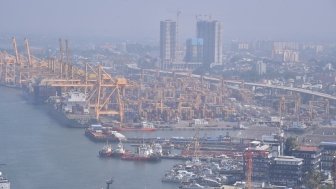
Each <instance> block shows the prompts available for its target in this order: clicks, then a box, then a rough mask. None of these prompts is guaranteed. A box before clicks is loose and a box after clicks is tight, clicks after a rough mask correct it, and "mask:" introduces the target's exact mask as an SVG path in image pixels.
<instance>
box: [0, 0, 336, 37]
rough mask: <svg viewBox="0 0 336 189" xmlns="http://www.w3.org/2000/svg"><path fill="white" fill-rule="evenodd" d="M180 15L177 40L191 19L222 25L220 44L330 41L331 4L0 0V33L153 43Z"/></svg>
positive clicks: (310, 0) (334, 32)
mask: <svg viewBox="0 0 336 189" xmlns="http://www.w3.org/2000/svg"><path fill="white" fill-rule="evenodd" d="M176 10H181V12H182V13H181V15H180V33H181V39H184V38H186V37H188V36H190V37H194V36H195V22H196V21H195V15H197V14H208V15H209V14H211V15H212V18H214V19H217V20H220V21H222V22H223V34H224V38H225V39H257V38H259V39H272V38H277V39H293V38H297V39H307V38H308V39H309V38H312V39H313V38H314V39H318V40H321V39H322V40H326V39H336V0H0V24H1V26H0V29H1V30H0V33H9V34H16V33H18V34H27V35H29V34H44V35H46V34H49V35H50V36H55V37H58V36H81V37H85V36H88V37H104V36H106V37H112V38H122V39H131V40H134V39H135V40H136V39H143V38H148V39H158V38H159V21H160V20H164V19H169V18H170V19H175V17H176Z"/></svg>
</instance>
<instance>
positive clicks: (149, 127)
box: [113, 121, 157, 131]
mask: <svg viewBox="0 0 336 189" xmlns="http://www.w3.org/2000/svg"><path fill="white" fill-rule="evenodd" d="M113 129H114V130H116V131H156V130H157V128H156V127H154V124H153V123H150V122H147V121H143V122H141V123H140V124H139V125H134V126H123V127H113Z"/></svg>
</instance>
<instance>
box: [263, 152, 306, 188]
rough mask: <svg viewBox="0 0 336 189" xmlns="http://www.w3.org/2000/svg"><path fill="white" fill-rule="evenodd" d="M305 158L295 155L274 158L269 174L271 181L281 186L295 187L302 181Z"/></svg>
mask: <svg viewBox="0 0 336 189" xmlns="http://www.w3.org/2000/svg"><path fill="white" fill-rule="evenodd" d="M302 168H303V159H301V158H296V157H294V156H279V157H275V158H273V160H272V162H271V165H270V170H269V176H270V183H271V184H275V185H281V186H288V187H295V186H299V185H301V183H302V177H303V172H302Z"/></svg>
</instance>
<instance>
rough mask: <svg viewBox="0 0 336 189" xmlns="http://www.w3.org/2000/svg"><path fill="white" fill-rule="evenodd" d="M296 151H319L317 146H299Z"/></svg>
mask: <svg viewBox="0 0 336 189" xmlns="http://www.w3.org/2000/svg"><path fill="white" fill-rule="evenodd" d="M296 151H305V152H316V151H319V147H317V146H299V147H298V148H297V149H296Z"/></svg>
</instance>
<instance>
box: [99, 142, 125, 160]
mask: <svg viewBox="0 0 336 189" xmlns="http://www.w3.org/2000/svg"><path fill="white" fill-rule="evenodd" d="M126 153H127V151H126V150H125V148H124V146H123V144H122V143H121V142H119V144H118V145H117V148H115V149H113V148H112V146H111V145H109V144H107V145H105V146H104V148H103V149H102V150H100V151H99V156H100V157H121V156H123V155H125V154H126Z"/></svg>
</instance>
